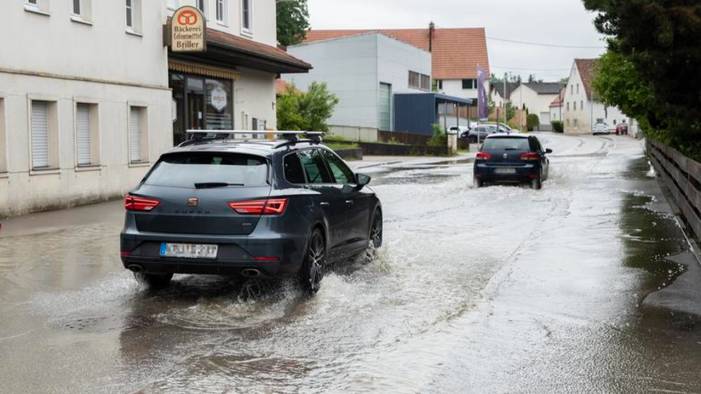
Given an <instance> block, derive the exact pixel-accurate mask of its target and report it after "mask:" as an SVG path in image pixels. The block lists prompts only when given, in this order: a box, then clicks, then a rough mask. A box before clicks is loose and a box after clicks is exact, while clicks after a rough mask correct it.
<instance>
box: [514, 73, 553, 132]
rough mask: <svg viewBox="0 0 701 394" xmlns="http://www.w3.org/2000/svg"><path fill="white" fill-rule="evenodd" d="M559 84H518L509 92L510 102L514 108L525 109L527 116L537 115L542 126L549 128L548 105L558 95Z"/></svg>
mask: <svg viewBox="0 0 701 394" xmlns="http://www.w3.org/2000/svg"><path fill="white" fill-rule="evenodd" d="M561 89H562V84H560V83H559V82H528V83H522V84H520V85H519V86H518V87H517V88H516V89H514V90H513V91H512V92H511V95H510V100H511V103H512V104H513V105H514V107H516V108H518V109H526V110H528V113H529V114H536V115H538V119H539V120H540V124H541V125H542V126H546V127H547V126H550V120H551V119H550V104H551V103H552V102H553V100H555V99H556V98H557V97H558V95H559V94H560V90H561Z"/></svg>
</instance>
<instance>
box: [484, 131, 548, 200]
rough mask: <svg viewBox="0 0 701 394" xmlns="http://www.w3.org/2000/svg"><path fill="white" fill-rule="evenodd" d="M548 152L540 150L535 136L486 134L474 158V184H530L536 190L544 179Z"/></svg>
mask: <svg viewBox="0 0 701 394" xmlns="http://www.w3.org/2000/svg"><path fill="white" fill-rule="evenodd" d="M549 153H552V150H550V149H545V150H544V149H543V147H542V146H541V144H540V141H539V140H538V138H536V137H535V136H527V135H522V134H495V135H490V136H489V137H487V139H486V140H485V141H484V144H482V147H481V148H480V150H479V152H477V156H476V157H475V165H474V179H475V185H476V186H477V187H481V186H483V185H484V184H486V183H492V182H512V183H526V182H527V183H530V184H531V186H532V187H533V188H534V189H540V188H541V187H542V183H543V181H544V180H546V179H547V178H548V171H549V168H550V160H548V157H547V155H548V154H549Z"/></svg>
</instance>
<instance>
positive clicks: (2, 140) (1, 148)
mask: <svg viewBox="0 0 701 394" xmlns="http://www.w3.org/2000/svg"><path fill="white" fill-rule="evenodd" d="M5 172H7V136H6V135H5V100H3V99H2V98H0V174H2V173H5Z"/></svg>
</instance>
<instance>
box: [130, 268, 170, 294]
mask: <svg viewBox="0 0 701 394" xmlns="http://www.w3.org/2000/svg"><path fill="white" fill-rule="evenodd" d="M134 277H135V278H136V281H137V282H139V283H141V284H142V285H144V286H146V287H148V288H149V289H153V290H158V289H165V288H166V287H168V285H170V280H171V279H173V274H163V275H157V274H146V273H143V272H134Z"/></svg>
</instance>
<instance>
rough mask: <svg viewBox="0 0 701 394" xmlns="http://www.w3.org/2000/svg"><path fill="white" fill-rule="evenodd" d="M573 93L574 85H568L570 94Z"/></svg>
mask: <svg viewBox="0 0 701 394" xmlns="http://www.w3.org/2000/svg"><path fill="white" fill-rule="evenodd" d="M573 94H574V85H570V96H571V95H573Z"/></svg>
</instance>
